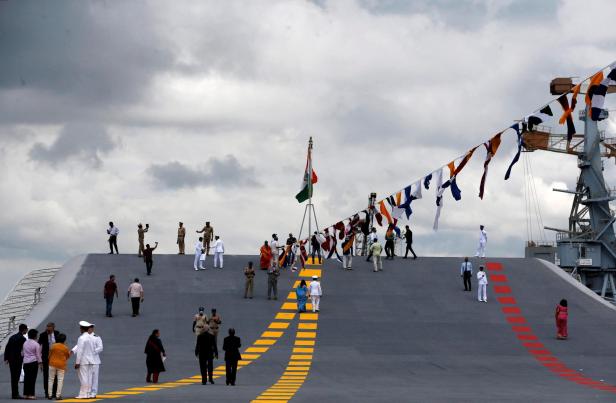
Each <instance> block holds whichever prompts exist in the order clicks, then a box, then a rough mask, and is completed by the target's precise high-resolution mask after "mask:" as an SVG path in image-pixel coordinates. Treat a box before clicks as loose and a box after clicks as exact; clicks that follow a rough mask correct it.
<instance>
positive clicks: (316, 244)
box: [310, 231, 321, 264]
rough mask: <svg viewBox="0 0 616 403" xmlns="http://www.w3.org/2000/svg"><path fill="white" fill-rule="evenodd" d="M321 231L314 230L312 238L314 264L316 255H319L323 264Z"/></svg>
mask: <svg viewBox="0 0 616 403" xmlns="http://www.w3.org/2000/svg"><path fill="white" fill-rule="evenodd" d="M318 235H319V233H318V232H316V231H314V235H312V238H310V246H311V247H312V253H311V256H312V264H316V261H315V260H314V256H315V255H317V256H318V257H319V264H321V243H320V242H319V237H318Z"/></svg>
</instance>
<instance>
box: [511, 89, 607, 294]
mask: <svg viewBox="0 0 616 403" xmlns="http://www.w3.org/2000/svg"><path fill="white" fill-rule="evenodd" d="M572 87H573V83H572V82H571V79H567V78H557V79H555V80H553V81H552V83H551V86H550V89H551V93H552V94H553V95H562V94H564V93H567V92H569V90H570V89H571V88H572ZM608 92H616V88H614V87H610V88H609V89H608ZM607 117H608V111H607V110H603V111H602V112H601V116H600V118H601V119H605V118H607ZM579 119H580V120H581V121H583V122H584V133H583V134H575V135H573V137H572V138H571V139H570V140H568V138H567V135H566V134H553V133H551V132H550V131H549V129H547V128H544V127H536V128H534V130H530V131H526V132H525V133H524V135H523V136H524V137H523V140H524V147H525V151H529V152H532V151H536V150H545V151H551V152H558V153H565V154H571V155H576V156H577V158H578V164H577V165H578V168H579V169H580V175H579V177H578V180H577V185H576V188H575V190H573V191H572V190H562V189H554V191H558V192H564V193H569V194H571V195H573V203H572V206H571V213H570V215H569V226H568V228H567V229H558V228H552V227H544V228H545V229H548V230H553V231H556V259H555V260H556V264H557V265H559V266H560V267H561V268H563V269H565V270H567V271H569V272H571V273H572V275H575V276H576V277H577V278H578V279H579V280H580V281H581V282H582V283H583V284H585V285H586V286H588V287H589V288H591V289H592V290H594V291H596V292H598V293H600V294H601V296H602V297H605V296H606V295H607V294H608V293H609V294H611V296H612V298H616V283H615V280H614V276H615V275H616V235H615V233H614V227H613V224H614V221H616V217H615V215H614V212H612V210H611V209H610V205H609V202H610V201H612V200H616V192H614V191H613V190H611V189H610V188H608V187H607V186H606V184H605V180H604V177H603V160H602V158H611V157H614V158H615V160H616V138H606V137H605V134H604V132H601V131H599V127H598V122H597V121H595V120H592V119H591V117H590V110H589V107H587V108H586V109H583V110H581V111H580V113H579Z"/></svg>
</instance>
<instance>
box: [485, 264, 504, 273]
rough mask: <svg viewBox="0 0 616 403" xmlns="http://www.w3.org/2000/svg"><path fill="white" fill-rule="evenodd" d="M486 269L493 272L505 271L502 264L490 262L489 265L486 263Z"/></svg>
mask: <svg viewBox="0 0 616 403" xmlns="http://www.w3.org/2000/svg"><path fill="white" fill-rule="evenodd" d="M486 267H487V268H488V270H493V271H501V270H503V265H502V263H496V262H488V263H486Z"/></svg>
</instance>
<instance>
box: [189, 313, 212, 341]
mask: <svg viewBox="0 0 616 403" xmlns="http://www.w3.org/2000/svg"><path fill="white" fill-rule="evenodd" d="M207 322H208V319H207V315H206V314H205V308H204V307H202V306H200V307H199V312H198V313H197V314H196V315H195V317H194V319H193V324H192V330H193V333H194V334H195V336H197V337H199V335H200V334H201V333H203V332H206V331H208V330H209V327H208V325H207Z"/></svg>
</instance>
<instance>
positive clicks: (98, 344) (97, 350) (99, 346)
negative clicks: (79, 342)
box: [88, 325, 103, 398]
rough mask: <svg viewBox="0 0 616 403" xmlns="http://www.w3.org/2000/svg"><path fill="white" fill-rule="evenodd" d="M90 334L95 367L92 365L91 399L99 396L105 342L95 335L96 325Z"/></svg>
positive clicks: (92, 327) (90, 330)
mask: <svg viewBox="0 0 616 403" xmlns="http://www.w3.org/2000/svg"><path fill="white" fill-rule="evenodd" d="M88 334H89V335H90V337H92V343H93V344H94V365H92V379H91V381H90V397H91V398H94V397H96V395H97V394H98V374H99V369H100V366H101V358H100V354H101V353H102V352H103V340H102V339H101V338H100V336H99V335H97V334H96V333H94V325H92V326H90V327H89V328H88Z"/></svg>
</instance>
